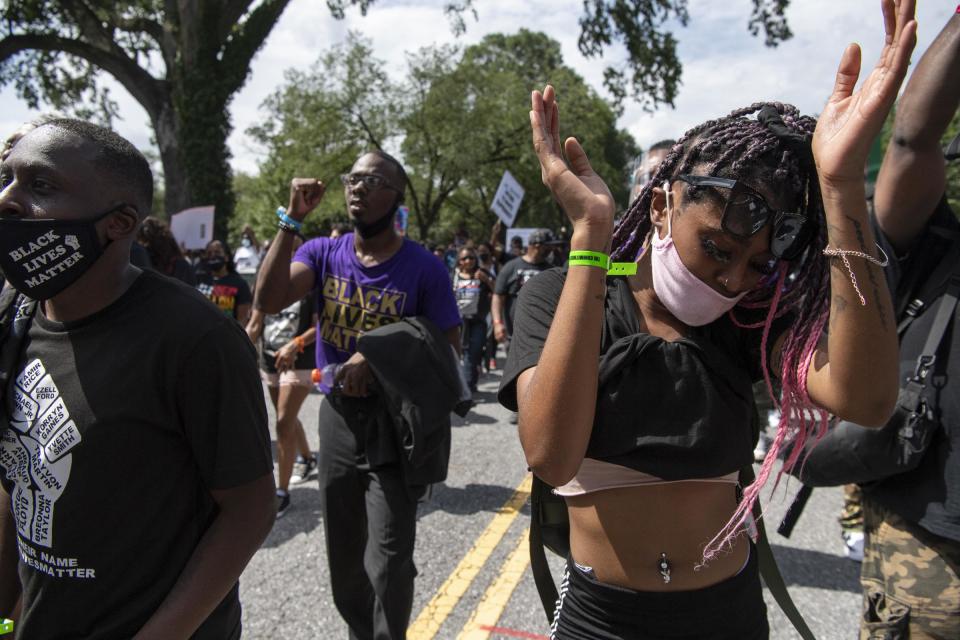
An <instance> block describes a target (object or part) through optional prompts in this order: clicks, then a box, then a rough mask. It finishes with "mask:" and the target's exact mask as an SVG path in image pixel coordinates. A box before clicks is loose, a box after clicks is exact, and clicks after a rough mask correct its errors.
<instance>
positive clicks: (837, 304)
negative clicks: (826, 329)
mask: <svg viewBox="0 0 960 640" xmlns="http://www.w3.org/2000/svg"><path fill="white" fill-rule="evenodd" d="M847 304H849V303H848V302H847V299H846V298H844V297H843V296H841V295H840V294H839V293H836V294H834V296H833V300H832V301H831V304H830V332H831V333H833V324H834V322H835V321H836V320H837V318H839V317H840V314H841V313H843V312H844V311H846V310H847Z"/></svg>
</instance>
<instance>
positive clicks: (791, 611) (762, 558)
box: [740, 465, 816, 640]
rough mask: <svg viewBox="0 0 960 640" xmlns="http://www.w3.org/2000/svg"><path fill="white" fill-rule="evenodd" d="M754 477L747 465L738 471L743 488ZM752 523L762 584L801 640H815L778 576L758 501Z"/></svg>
mask: <svg viewBox="0 0 960 640" xmlns="http://www.w3.org/2000/svg"><path fill="white" fill-rule="evenodd" d="M755 479H756V477H755V476H754V474H753V466H751V465H747V466H746V467H744V468H743V469H741V470H740V483H741V484H742V485H743V486H747V485H749V484H751V483H752V482H753V481H754V480H755ZM753 522H754V525H755V526H756V527H757V562H758V564H759V565H760V577H761V578H763V583H764V584H765V585H767V589H769V590H770V595H772V596H773V599H774V600H776V601H777V605H778V606H779V607H780V610H781V611H783V614H784V615H785V616H787V619H788V620H790V622H791V623H792V624H793V628H794V629H796V630H797V633H799V634H800V637H801V638H803V640H816V636H814V635H813V632H812V631H810V627H808V626H807V622H806V620H804V619H803V615H802V614H801V613H800V610H799V609H797V605H796V604H794V602H793V598H791V597H790V592H789V591H788V590H787V585H786V583H785V582H784V581H783V576H782V575H781V574H780V567H778V566H777V559H776V558H775V557H774V556H773V549H771V548H770V541H769V540H767V530H766V527H764V526H763V518H762V513H761V510H760V501H759V500H757V501H756V502H754V503H753Z"/></svg>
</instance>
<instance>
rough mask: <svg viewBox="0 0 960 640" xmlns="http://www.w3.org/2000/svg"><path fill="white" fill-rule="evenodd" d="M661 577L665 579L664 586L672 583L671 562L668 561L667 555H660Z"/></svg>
mask: <svg viewBox="0 0 960 640" xmlns="http://www.w3.org/2000/svg"><path fill="white" fill-rule="evenodd" d="M659 565H660V577H662V578H663V584H669V583H670V562H669V561H668V560H667V554H665V553H661V554H660V563H659Z"/></svg>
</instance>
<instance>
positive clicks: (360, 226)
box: [353, 196, 400, 240]
mask: <svg viewBox="0 0 960 640" xmlns="http://www.w3.org/2000/svg"><path fill="white" fill-rule="evenodd" d="M399 206H400V197H399V196H398V197H397V201H396V202H394V203H393V207H392V208H391V209H390V211H389V212H388V213H386V214H384V215H383V216H382V217H380V218H377V219H376V220H374V221H373V222H371V223H369V224H365V223H363V222H360V220H358V219H356V218H354V219H353V228H354V229H356V231H357V233H359V234H360V237H361V238H363V239H364V240H369V239H370V238H373V237H374V236H376V235H379V234H380V233H383V232H384V231H385V230H386V229H388V228H389V227H390V225H392V224H393V217H394V215H396V213H397V208H398V207H399Z"/></svg>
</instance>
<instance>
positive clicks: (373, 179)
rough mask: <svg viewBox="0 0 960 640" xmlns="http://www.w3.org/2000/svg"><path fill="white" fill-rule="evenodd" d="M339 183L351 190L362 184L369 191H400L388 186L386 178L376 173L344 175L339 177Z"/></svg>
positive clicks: (390, 185)
mask: <svg viewBox="0 0 960 640" xmlns="http://www.w3.org/2000/svg"><path fill="white" fill-rule="evenodd" d="M340 182H342V183H343V186H345V187H349V188H351V189H352V188H353V187H355V186H357V185H358V184H360V183H361V182H362V183H363V186H365V187H366V188H367V189H370V190H371V191H374V190H376V189H393V190H394V191H400V189H397V188H396V187H395V186H393V185H392V184H390V182H388V181H387V179H386V178H384V177H383V176H381V175H377V174H376V173H344V174H343V175H341V176H340Z"/></svg>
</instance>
